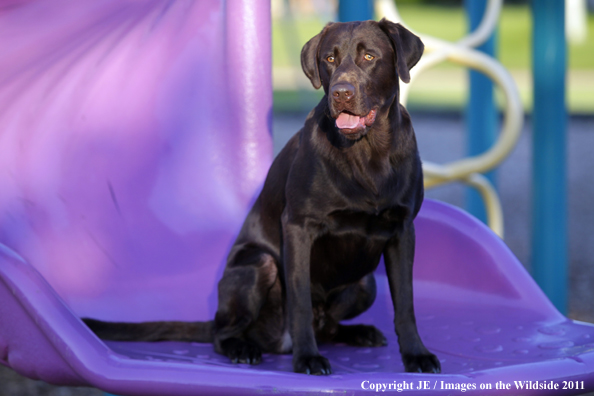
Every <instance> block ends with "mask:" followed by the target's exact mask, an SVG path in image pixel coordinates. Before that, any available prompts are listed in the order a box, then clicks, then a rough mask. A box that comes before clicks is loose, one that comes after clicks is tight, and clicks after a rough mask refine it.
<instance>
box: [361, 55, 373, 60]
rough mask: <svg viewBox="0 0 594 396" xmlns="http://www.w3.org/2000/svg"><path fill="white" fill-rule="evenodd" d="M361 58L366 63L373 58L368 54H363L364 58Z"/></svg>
mask: <svg viewBox="0 0 594 396" xmlns="http://www.w3.org/2000/svg"><path fill="white" fill-rule="evenodd" d="M363 58H365V60H366V61H371V60H373V59H374V58H375V56H373V55H369V54H365V56H364V57H363Z"/></svg>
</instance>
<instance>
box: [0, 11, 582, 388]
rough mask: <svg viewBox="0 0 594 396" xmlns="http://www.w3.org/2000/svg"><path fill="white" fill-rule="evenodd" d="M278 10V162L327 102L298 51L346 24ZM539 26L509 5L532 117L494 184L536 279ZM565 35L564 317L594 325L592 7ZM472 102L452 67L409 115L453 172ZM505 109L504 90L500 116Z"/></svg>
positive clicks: (6, 377) (460, 14)
mask: <svg viewBox="0 0 594 396" xmlns="http://www.w3.org/2000/svg"><path fill="white" fill-rule="evenodd" d="M469 1H475V0H469ZM478 1H482V0H478ZM536 2H538V1H537V0H536ZM271 4H272V54H273V76H272V78H273V87H274V116H273V134H274V145H275V153H278V151H280V149H281V148H282V146H283V145H284V144H285V142H286V141H287V140H288V139H289V138H290V137H291V136H292V135H293V134H294V133H295V132H297V131H298V130H299V129H300V128H301V126H302V125H303V121H304V119H305V117H306V115H307V113H308V112H309V111H310V110H311V108H313V107H314V106H315V105H316V104H317V103H318V102H319V100H320V99H321V97H322V95H323V92H321V91H316V90H314V89H313V87H312V86H311V84H310V82H309V80H308V79H307V78H306V77H305V76H304V75H303V73H302V71H301V66H300V51H301V47H302V46H303V44H305V42H306V41H307V40H309V39H310V38H311V37H313V36H314V35H315V34H317V33H318V32H319V31H320V30H321V29H322V27H323V26H324V25H325V24H326V23H327V22H329V21H337V20H338V16H337V15H338V0H272V2H271ZM397 6H398V11H399V12H400V15H401V16H402V18H403V20H404V21H405V22H406V24H407V25H408V26H410V27H411V28H413V29H414V30H415V31H418V32H421V33H424V34H428V35H431V36H434V37H439V38H442V39H445V40H448V41H452V42H455V41H457V40H458V39H460V38H462V37H463V36H465V35H466V34H467V33H468V31H469V20H468V14H467V10H466V9H465V5H464V2H463V1H462V0H459V1H456V0H398V1H397ZM532 22H533V18H532V14H531V5H530V2H529V1H521V0H513V1H512V0H506V1H505V2H504V7H503V9H502V12H501V15H500V19H499V23H498V28H497V30H496V31H495V34H494V56H495V57H496V58H497V59H498V60H499V61H500V62H501V63H502V64H503V66H504V67H505V68H506V69H507V70H508V71H509V72H510V74H511V76H512V77H513V79H514V80H515V82H516V84H517V86H518V88H519V92H520V96H521V99H522V106H523V110H524V114H525V123H524V128H523V130H522V135H521V137H520V140H519V143H518V144H517V146H516V148H515V149H514V150H513V151H512V153H511V154H510V156H509V157H508V158H507V159H506V160H505V161H504V162H503V163H502V164H501V166H500V167H499V168H498V169H497V172H496V176H495V177H494V180H495V185H496V188H497V190H498V193H499V195H500V198H501V201H502V205H503V211H504V221H505V242H506V243H507V244H508V246H509V247H510V248H511V249H512V251H513V252H514V253H515V254H516V256H518V258H519V259H520V261H521V262H522V263H523V264H524V265H525V266H526V268H527V269H528V270H529V271H530V270H532V256H533V253H532V252H533V250H532V235H533V230H532V221H533V220H532V215H531V211H532V191H533V190H532V175H533V172H534V169H533V165H532V164H533V146H534V142H533V128H532V125H533V124H532V117H531V116H532V109H533V103H534V100H533V86H532V81H533V80H532V43H533V37H532V28H533V27H532ZM565 29H566V40H567V41H566V42H567V73H566V108H567V114H568V118H567V123H566V134H565V136H566V149H565V153H566V159H567V162H566V164H565V165H566V170H564V171H565V172H566V180H567V184H566V185H559V189H561V190H563V191H566V192H567V216H566V218H565V221H566V224H567V240H568V244H567V273H568V288H567V309H566V313H567V315H568V316H569V317H570V318H573V319H577V320H583V321H589V322H594V293H593V291H592V290H594V287H593V286H594V265H593V264H594V259H593V257H594V209H593V208H592V202H594V182H593V181H594V178H593V176H592V175H593V174H594V155H593V153H592V151H594V0H576V1H573V0H568V1H566V11H565ZM468 92H469V73H468V70H467V69H465V68H462V67H459V66H457V65H454V64H451V63H444V64H441V65H439V66H437V67H436V68H433V69H431V70H429V71H427V72H425V73H423V74H422V76H420V78H419V79H418V81H416V82H415V83H414V85H413V86H412V89H411V92H410V96H409V100H408V105H407V107H408V109H409V111H410V112H411V115H412V119H413V125H414V127H415V130H416V133H417V138H418V141H419V147H420V151H421V156H422V158H423V159H424V160H428V161H432V162H436V163H445V162H448V161H452V160H455V159H459V158H462V157H464V156H465V155H466V153H467V147H466V145H467V137H466V136H467V132H466V129H467V128H466V111H467V110H466V109H467V102H468ZM502 100H503V99H502V95H501V93H500V92H498V91H497V89H496V90H495V102H496V107H497V109H501V106H502ZM500 117H501V114H498V116H497V118H498V119H500ZM427 196H428V197H431V198H435V199H440V200H444V201H446V202H449V203H452V204H454V205H457V206H460V207H463V208H464V207H466V206H467V205H468V203H467V193H466V187H465V186H462V185H460V184H451V185H447V186H444V187H438V188H436V189H432V190H428V191H427ZM561 281H562V280H561ZM13 395H47V396H99V395H102V392H100V391H98V390H94V389H88V388H65V387H54V386H50V385H47V384H45V383H43V382H40V381H32V380H28V379H25V378H22V377H20V376H18V375H17V374H15V373H14V372H13V371H11V370H9V369H7V368H4V367H1V366H0V396H13Z"/></svg>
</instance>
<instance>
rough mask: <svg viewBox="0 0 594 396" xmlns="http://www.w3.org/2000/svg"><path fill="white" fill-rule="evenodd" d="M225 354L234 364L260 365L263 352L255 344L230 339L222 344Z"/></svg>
mask: <svg viewBox="0 0 594 396" xmlns="http://www.w3.org/2000/svg"><path fill="white" fill-rule="evenodd" d="M221 347H222V349H223V353H224V354H225V356H227V357H228V358H229V359H231V361H232V362H233V363H247V364H260V362H262V350H261V349H260V347H259V346H257V345H256V344H254V343H253V342H249V341H244V340H240V339H237V338H230V339H228V340H225V341H223V342H222V343H221Z"/></svg>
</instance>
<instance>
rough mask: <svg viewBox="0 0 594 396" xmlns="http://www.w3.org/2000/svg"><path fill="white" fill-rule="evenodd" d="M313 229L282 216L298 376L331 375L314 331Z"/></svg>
mask: <svg viewBox="0 0 594 396" xmlns="http://www.w3.org/2000/svg"><path fill="white" fill-rule="evenodd" d="M312 242H313V241H312V230H311V226H308V225H307V221H304V222H302V223H296V222H293V221H291V220H290V219H289V216H288V215H287V214H286V213H284V214H283V256H284V260H283V261H284V268H285V285H286V291H287V310H288V318H289V326H290V333H291V339H292V342H293V370H294V371H295V372H297V373H306V374H315V375H322V374H324V375H326V374H331V373H332V370H331V369H330V363H329V362H328V359H326V358H325V357H322V356H320V353H319V351H318V345H317V343H316V338H315V334H314V330H313V311H312V305H311V285H310V284H311V279H310V268H309V267H310V255H311V246H312Z"/></svg>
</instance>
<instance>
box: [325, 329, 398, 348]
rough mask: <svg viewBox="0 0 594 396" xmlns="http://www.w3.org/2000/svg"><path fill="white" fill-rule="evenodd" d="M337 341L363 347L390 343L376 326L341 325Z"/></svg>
mask: <svg viewBox="0 0 594 396" xmlns="http://www.w3.org/2000/svg"><path fill="white" fill-rule="evenodd" d="M335 341H337V342H344V343H345V344H347V345H352V346H363V347H380V346H386V345H388V340H386V337H384V335H383V334H382V332H381V331H379V330H378V329H377V328H376V327H375V326H368V325H350V326H344V325H341V326H340V327H339V328H338V332H337V334H336V338H335Z"/></svg>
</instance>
